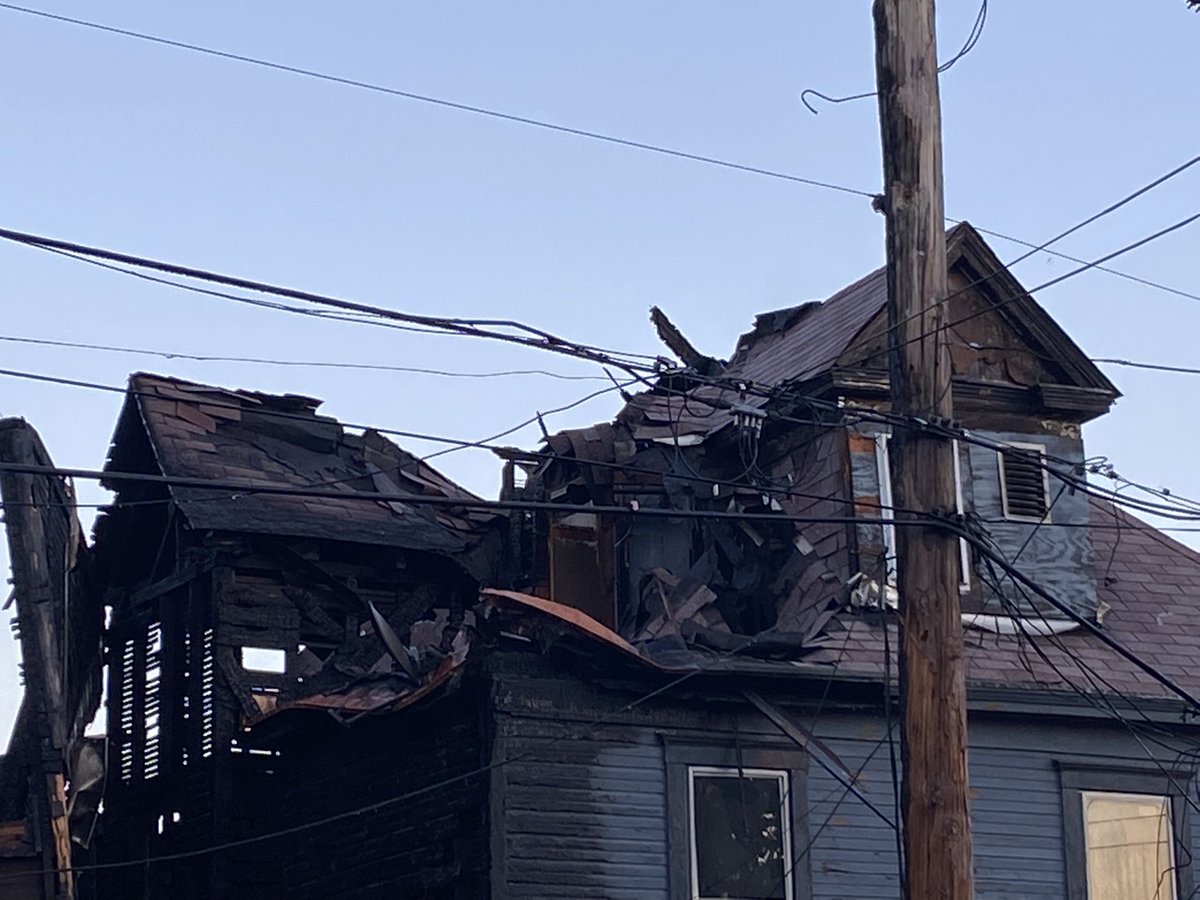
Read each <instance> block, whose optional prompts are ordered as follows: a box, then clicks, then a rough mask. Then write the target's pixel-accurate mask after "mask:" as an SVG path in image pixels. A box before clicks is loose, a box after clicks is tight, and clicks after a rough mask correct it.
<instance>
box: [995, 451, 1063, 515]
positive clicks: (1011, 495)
mask: <svg viewBox="0 0 1200 900" xmlns="http://www.w3.org/2000/svg"><path fill="white" fill-rule="evenodd" d="M1009 446H1010V447H1011V448H1012V450H999V451H997V453H996V455H997V460H998V463H999V466H1000V499H1001V503H1002V505H1003V509H1004V518H1006V519H1012V520H1014V521H1017V522H1041V521H1042V520H1043V519H1044V518H1045V517H1046V516H1047V514H1048V513H1049V512H1050V505H1049V496H1050V475H1049V473H1048V472H1047V471H1046V467H1045V456H1046V448H1045V447H1043V446H1041V445H1040V444H1010V445H1009ZM1014 450H1015V451H1017V452H1012V451H1014Z"/></svg>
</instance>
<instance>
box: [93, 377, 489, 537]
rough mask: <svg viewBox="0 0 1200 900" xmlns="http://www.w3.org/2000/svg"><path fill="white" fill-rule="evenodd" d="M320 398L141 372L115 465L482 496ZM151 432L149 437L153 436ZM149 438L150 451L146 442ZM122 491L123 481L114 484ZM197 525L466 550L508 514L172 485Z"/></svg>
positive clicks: (120, 431) (120, 429)
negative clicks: (323, 408)
mask: <svg viewBox="0 0 1200 900" xmlns="http://www.w3.org/2000/svg"><path fill="white" fill-rule="evenodd" d="M319 405H320V401H319V400H313V399H310V398H306V397H298V396H294V395H282V396H278V395H271V394H262V393H255V392H251V391H240V390H239V391H233V390H226V389H224V388H219V387H211V386H208V385H201V384H193V383H191V382H187V381H181V380H179V379H174V378H167V377H163V376H159V375H149V374H145V373H139V374H136V375H133V376H132V377H131V378H130V381H129V392H128V394H127V396H126V402H125V407H124V409H123V411H122V413H121V417H120V420H119V422H118V425H117V430H116V434H115V435H114V438H113V446H112V450H111V452H110V454H109V460H108V463H107V465H106V471H109V472H115V471H145V470H146V469H148V468H150V469H157V470H158V471H159V472H161V474H163V475H166V476H180V477H189V478H211V479H224V480H238V481H246V482H249V483H252V484H263V485H269V486H272V487H279V486H284V487H297V488H304V487H313V486H322V487H327V488H331V489H335V490H337V489H341V490H346V491H377V492H380V493H385V494H389V495H393V496H394V495H395V494H411V495H413V496H437V497H448V498H460V499H462V500H464V501H474V500H477V499H478V498H477V497H475V496H474V495H473V494H470V493H469V492H467V491H466V490H465V489H463V488H461V487H460V486H458V485H457V484H455V483H454V482H452V481H451V480H450V479H448V478H446V477H445V476H444V475H442V474H441V473H439V472H438V471H437V470H435V469H434V468H433V467H431V466H429V465H428V464H426V463H424V462H422V461H421V460H419V459H418V458H416V457H415V456H413V455H412V454H410V453H408V452H406V451H405V450H403V449H401V448H400V447H398V446H397V445H395V444H393V443H392V442H391V441H389V440H387V439H386V438H385V437H383V435H381V434H379V433H378V432H375V431H371V430H368V431H366V432H364V433H363V434H361V435H358V434H351V433H348V432H347V431H346V430H345V429H344V428H343V427H342V426H341V425H340V424H339V423H338V422H337V420H335V419H332V418H329V417H328V416H321V415H318V414H317V408H318V407H319ZM142 435H144V439H143V437H142ZM147 440H148V443H149V450H150V452H149V454H147V453H145V452H144V451H143V450H141V449H140V447H144V445H145V443H146V441H147ZM106 486H108V487H110V488H112V489H114V490H119V489H120V487H121V485H120V484H119V483H116V482H113V483H109V484H108V485H106ZM170 496H171V499H173V500H174V501H175V502H176V503H177V504H178V508H179V511H180V512H181V513H182V515H183V517H184V518H185V520H186V521H187V523H188V524H189V525H190V526H191V527H192V528H194V529H200V530H213V531H237V532H249V533H261V534H271V535H279V536H292V537H312V538H325V539H331V540H339V541H347V542H354V543H362V544H376V545H385V546H394V547H401V548H404V549H409V550H422V551H429V552H435V553H442V554H460V553H462V552H463V551H464V550H466V549H469V548H470V547H471V546H472V545H473V544H474V543H476V542H477V541H478V540H479V539H480V537H481V536H482V535H483V534H485V533H486V532H488V531H489V530H490V527H491V526H492V525H493V524H494V523H495V522H496V520H497V519H498V518H499V516H498V514H496V513H493V512H488V511H477V510H469V509H458V508H447V507H439V508H438V509H437V510H436V511H435V510H431V509H430V508H428V507H424V506H416V505H410V504H406V503H403V502H396V501H385V500H380V501H379V502H377V503H369V502H364V501H361V500H352V499H346V500H340V499H328V498H320V499H317V498H312V497H303V496H288V495H278V494H273V495H265V494H255V493H254V492H253V491H246V492H243V493H241V494H238V495H231V494H230V492H229V491H228V490H224V491H222V490H207V489H199V488H192V487H174V486H173V487H171V488H170Z"/></svg>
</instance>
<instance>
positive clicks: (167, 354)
mask: <svg viewBox="0 0 1200 900" xmlns="http://www.w3.org/2000/svg"><path fill="white" fill-rule="evenodd" d="M0 341H3V342H5V343H10V344H29V345H33V346H39V347H63V348H67V349H71V350H99V351H103V352H107V353H128V354H133V355H138V356H157V357H159V358H160V359H166V360H176V359H182V360H187V361H189V362H227V363H253V364H255V365H266V366H291V367H299V368H313V369H356V370H365V371H372V372H405V373H411V374H414V375H437V376H441V377H444V378H507V377H515V376H524V375H542V376H545V377H546V378H555V379H558V380H560V381H607V379H606V378H605V377H604V376H603V375H566V374H564V373H562V372H551V371H547V370H546V369H508V370H504V371H497V372H456V371H451V370H448V369H429V368H421V367H419V366H394V365H386V364H382V363H354V362H336V361H324V360H298V359H269V358H263V357H257V356H215V355H212V354H196V353H184V352H182V351H177V350H152V349H149V348H145V347H119V346H113V345H110V344H87V343H81V342H79V341H60V340H51V339H49V338H31V337H21V336H17V335H8V334H0Z"/></svg>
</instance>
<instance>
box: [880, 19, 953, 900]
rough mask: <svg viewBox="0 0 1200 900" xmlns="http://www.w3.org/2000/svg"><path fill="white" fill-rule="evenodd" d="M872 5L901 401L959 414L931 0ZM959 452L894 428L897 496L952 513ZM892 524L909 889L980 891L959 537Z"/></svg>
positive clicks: (930, 894) (929, 895) (913, 407)
mask: <svg viewBox="0 0 1200 900" xmlns="http://www.w3.org/2000/svg"><path fill="white" fill-rule="evenodd" d="M874 15H875V62H876V78H877V84H878V91H879V122H880V130H881V132H882V135H883V170H884V178H885V195H884V200H885V212H886V214H887V284H888V301H889V302H888V319H889V325H891V326H892V328H891V330H890V331H889V335H890V340H891V354H890V360H891V362H890V367H891V391H892V408H893V411H894V412H896V413H898V414H899V415H901V416H904V417H906V418H908V417H914V416H915V417H920V418H921V419H924V420H926V421H929V420H935V419H944V420H950V419H952V418H953V404H952V401H951V396H950V353H949V350H948V349H947V347H946V344H945V341H944V335H943V332H942V326H943V325H944V324H945V321H946V307H945V305H944V304H942V303H940V301H941V300H942V299H943V298H945V296H946V294H947V287H946V231H945V217H944V211H943V200H942V133H941V130H942V113H941V104H940V101H939V99H938V72H937V66H938V63H937V39H936V37H935V33H934V0H875V7H874ZM953 453H954V446H953V443H952V442H951V441H950V440H949V439H948V438H945V437H939V436H935V435H932V434H930V433H928V432H926V431H923V430H920V429H914V428H907V427H903V426H901V427H897V428H896V429H895V432H894V434H893V435H892V438H891V440H890V442H889V455H890V458H891V466H892V493H893V502H894V503H895V505H896V507H897V508H898V509H904V510H913V511H918V512H922V513H944V514H952V513H954V512H955V509H956V503H955V500H956V492H955V488H954V457H953ZM906 515H909V514H905V513H898V514H897V518H904V517H906ZM896 530H897V560H896V562H897V588H898V591H899V595H900V615H899V618H900V633H901V637H900V654H901V657H900V666H899V668H900V702H901V706H902V708H903V716H904V722H903V729H902V732H901V741H900V747H901V758H902V760H903V767H904V773H903V779H904V781H903V787H902V797H903V806H904V810H903V813H904V817H903V827H904V853H905V862H906V866H907V886H906V888H907V896H908V897H909V898H910V900H935V898H936V900H943V898H952V900H970V898H971V896H972V873H971V833H970V820H969V818H968V812H967V756H966V731H967V705H966V686H965V680H964V676H963V640H962V620H961V617H960V613H959V598H958V590H959V588H958V585H959V580H960V576H959V570H958V569H959V557H958V546H957V538H956V537H955V535H954V534H953V533H952V532H950V531H948V530H947V529H945V528H942V527H939V526H937V525H929V526H920V525H917V526H907V527H904V528H898V529H896Z"/></svg>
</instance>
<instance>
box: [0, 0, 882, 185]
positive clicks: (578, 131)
mask: <svg viewBox="0 0 1200 900" xmlns="http://www.w3.org/2000/svg"><path fill="white" fill-rule="evenodd" d="M0 9H7V10H10V11H12V12H18V13H24V14H26V15H31V16H39V17H41V18H44V19H52V20H54V21H56V22H65V23H67V24H70V25H78V26H81V27H84V28H90V29H94V30H96V31H104V32H108V33H109V34H117V35H121V36H122V37H129V38H135V39H137V40H140V41H147V42H150V43H154V44H161V45H164V46H168V47H175V48H177V49H180V50H189V51H191V52H193V53H202V54H205V55H208V56H216V57H219V58H221V59H229V60H234V61H235V62H241V63H247V64H249V65H252V66H261V67H263V68H266V69H274V70H276V71H280V72H288V73H290V74H292V75H303V76H305V77H306V78H315V79H319V80H321V81H330V82H333V83H335V84H341V85H345V86H347V87H354V88H361V89H363V90H366V91H373V92H375V93H379V94H387V95H389V96H392V97H399V98H401V99H404V100H413V101H416V102H418V103H428V104H431V105H433V106H440V107H443V108H446V109H453V110H457V111H459V112H466V113H472V114H474V115H479V116H486V117H488V118H492V119H498V120H500V121H504V122H511V123H514V124H517V125H528V126H531V127H533V128H540V129H543V130H545V131H553V132H558V133H559V134H568V135H572V136H574V137H582V138H587V139H588V140H593V141H601V142H603V143H606V144H615V145H617V146H620V147H626V148H629V149H633V150H643V151H646V152H649V153H656V154H660V155H662V156H670V157H674V158H677V159H685V160H690V161H692V162H699V163H704V164H706V165H710V166H718V167H720V168H723V169H733V170H734V171H738V172H747V173H750V174H752V175H765V176H768V177H770V178H777V179H782V180H785V181H791V182H794V183H796V184H804V185H808V186H810V187H818V188H824V189H825V190H830V191H839V192H841V193H844V194H853V195H857V196H859V197H872V196H874V195H873V194H872V193H871V192H870V191H861V190H857V189H855V188H850V187H845V186H844V185H840V184H833V183H831V182H827V181H817V180H815V179H812V178H802V177H800V176H799V175H790V174H788V173H786V172H776V171H772V170H770V169H764V168H760V167H758V166H751V165H745V164H743V163H737V162H730V161H729V160H724V159H718V158H716V157H713V156H703V155H701V154H697V153H689V152H687V151H684V150H676V149H673V148H671V147H663V146H659V145H657V144H649V143H646V142H644V141H635V140H631V139H628V138H622V137H616V136H614V135H610V134H602V133H601V132H598V131H588V130H586V129H582V128H572V127H570V126H567V125H559V124H556V123H554V122H548V121H546V120H544V119H534V118H530V117H529V116H521V115H516V114H514V113H507V112H502V111H500V110H495V109H487V108H485V107H482V106H474V105H471V104H467V103H459V102H457V101H454V100H446V99H443V98H441V97H432V96H430V95H428V94H418V93H415V92H413V91H403V90H399V89H398V88H391V87H386V86H384V85H381V84H374V83H372V82H368V81H360V80H357V79H353V78H344V77H342V76H339V75H331V74H328V73H325V72H318V71H316V70H314V69H305V68H301V67H299V66H290V65H286V64H284V63H278V62H271V61H269V60H265V59H260V58H257V57H253V56H244V55H242V54H238V53H230V52H227V51H224V50H217V49H214V48H212V47H204V46H201V45H199V44H192V43H187V42H185V41H176V40H171V39H169V38H164V37H158V36H157V35H152V34H146V33H144V32H139V31H132V30H129V29H125V28H115V27H113V26H111V25H103V24H101V23H99V22H90V21H87V20H85V19H76V18H72V17H70V16H62V15H56V14H54V13H49V12H45V11H44V10H39V9H30V8H29V7H25V6H17V5H16V4H13V3H0Z"/></svg>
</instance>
